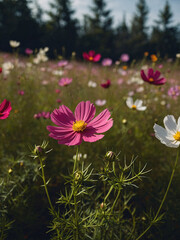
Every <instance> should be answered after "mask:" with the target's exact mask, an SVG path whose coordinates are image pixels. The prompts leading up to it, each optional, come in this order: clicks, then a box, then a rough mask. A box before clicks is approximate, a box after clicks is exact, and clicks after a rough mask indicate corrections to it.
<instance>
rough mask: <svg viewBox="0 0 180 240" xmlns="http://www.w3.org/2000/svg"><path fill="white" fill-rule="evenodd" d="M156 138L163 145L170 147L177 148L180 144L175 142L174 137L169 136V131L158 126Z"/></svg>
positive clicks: (156, 126) (155, 128) (155, 126)
mask: <svg viewBox="0 0 180 240" xmlns="http://www.w3.org/2000/svg"><path fill="white" fill-rule="evenodd" d="M153 128H154V131H155V136H156V138H157V139H159V140H160V142H161V143H163V144H165V145H166V146H168V147H173V148H177V147H178V146H179V144H180V142H179V144H178V143H177V142H176V141H174V140H173V136H172V135H169V133H168V131H167V130H166V129H164V128H163V127H161V126H159V125H158V124H155V125H154V127H153Z"/></svg>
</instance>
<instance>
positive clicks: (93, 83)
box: [88, 80, 97, 88]
mask: <svg viewBox="0 0 180 240" xmlns="http://www.w3.org/2000/svg"><path fill="white" fill-rule="evenodd" d="M88 87H92V88H95V87H97V83H96V82H93V81H91V80H90V81H89V82H88Z"/></svg>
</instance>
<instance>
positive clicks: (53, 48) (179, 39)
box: [0, 0, 180, 59]
mask: <svg viewBox="0 0 180 240" xmlns="http://www.w3.org/2000/svg"><path fill="white" fill-rule="evenodd" d="M32 3H34V4H35V6H36V11H33V9H32ZM71 4H72V3H71V1H70V0H50V7H49V11H47V12H46V14H47V16H48V18H47V20H44V18H43V13H44V12H43V10H42V8H41V7H40V6H39V5H38V3H37V1H36V0H33V1H32V0H0V50H1V51H11V48H10V46H9V40H17V41H20V42H21V50H20V51H21V52H22V53H23V52H24V50H25V48H31V49H38V48H40V47H45V46H48V47H49V49H50V51H49V54H50V56H51V57H57V55H62V56H63V57H65V58H69V57H70V56H71V54H72V52H76V55H77V56H78V57H79V58H80V57H82V52H83V51H88V50H91V49H93V50H95V51H97V52H99V53H101V54H102V56H103V57H111V58H112V59H118V58H119V56H120V54H122V53H124V52H125V53H128V54H129V55H130V56H131V59H133V58H136V59H138V58H142V56H143V55H144V52H150V53H158V54H160V56H162V57H165V56H167V57H175V55H176V53H177V52H180V28H179V26H178V25H174V24H173V13H172V11H171V7H170V4H169V2H168V1H166V2H165V5H164V6H162V9H161V10H160V11H159V14H158V16H157V19H156V21H155V23H154V26H152V27H151V28H150V27H148V25H147V20H148V16H149V14H150V11H149V8H148V6H147V3H146V1H145V0H137V4H136V12H135V13H134V15H133V17H132V21H131V23H130V24H127V21H126V18H125V16H124V17H123V21H122V22H121V23H120V24H119V25H118V26H116V27H115V26H114V24H113V16H112V12H111V10H109V9H107V4H106V1H105V0H92V3H91V7H90V9H89V14H84V16H83V21H82V22H81V23H80V22H79V21H78V19H76V18H75V17H74V13H75V10H74V9H72V5H71Z"/></svg>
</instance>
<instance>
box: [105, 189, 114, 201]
mask: <svg viewBox="0 0 180 240" xmlns="http://www.w3.org/2000/svg"><path fill="white" fill-rule="evenodd" d="M113 188H114V187H113V186H111V187H110V189H109V192H108V193H107V195H106V197H105V198H104V203H105V202H106V199H107V198H108V197H109V194H110V193H111V191H112V190H113Z"/></svg>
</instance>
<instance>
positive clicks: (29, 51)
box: [25, 48, 33, 55]
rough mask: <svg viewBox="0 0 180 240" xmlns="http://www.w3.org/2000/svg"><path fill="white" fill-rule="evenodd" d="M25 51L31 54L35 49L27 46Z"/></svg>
mask: <svg viewBox="0 0 180 240" xmlns="http://www.w3.org/2000/svg"><path fill="white" fill-rule="evenodd" d="M25 53H26V54H27V55H31V54H32V53H33V50H32V49H30V48H26V49H25Z"/></svg>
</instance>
